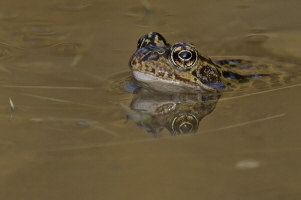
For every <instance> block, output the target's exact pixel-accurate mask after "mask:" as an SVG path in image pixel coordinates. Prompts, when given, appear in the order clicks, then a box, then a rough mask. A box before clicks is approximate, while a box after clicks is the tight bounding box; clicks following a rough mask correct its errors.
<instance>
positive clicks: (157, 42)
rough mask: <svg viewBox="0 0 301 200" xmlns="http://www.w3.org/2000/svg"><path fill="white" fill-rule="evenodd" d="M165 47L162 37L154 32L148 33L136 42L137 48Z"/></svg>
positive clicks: (165, 43)
mask: <svg viewBox="0 0 301 200" xmlns="http://www.w3.org/2000/svg"><path fill="white" fill-rule="evenodd" d="M166 45H167V42H166V40H165V39H164V37H163V36H162V35H161V34H159V33H156V32H149V33H148V34H146V35H144V36H142V37H141V38H140V39H139V40H138V42H137V48H142V47H147V46H153V47H165V46H166Z"/></svg>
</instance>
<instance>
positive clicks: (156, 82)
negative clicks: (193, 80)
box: [132, 70, 206, 93]
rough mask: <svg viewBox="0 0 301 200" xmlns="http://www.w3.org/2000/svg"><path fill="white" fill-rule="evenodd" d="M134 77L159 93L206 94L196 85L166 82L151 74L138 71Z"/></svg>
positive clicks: (134, 73)
mask: <svg viewBox="0 0 301 200" xmlns="http://www.w3.org/2000/svg"><path fill="white" fill-rule="evenodd" d="M132 72H133V76H134V78H135V79H136V80H137V81H139V82H142V83H145V84H146V85H147V86H149V87H150V88H152V89H155V90H157V91H162V92H180V93H181V92H200V91H201V92H206V90H205V89H204V88H202V87H200V86H197V87H196V85H191V86H189V85H186V86H183V85H182V84H183V83H181V82H178V81H174V80H173V81H172V80H164V79H161V78H158V77H156V76H153V75H151V74H147V73H145V72H139V71H136V70H133V71H132Z"/></svg>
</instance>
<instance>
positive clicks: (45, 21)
mask: <svg viewBox="0 0 301 200" xmlns="http://www.w3.org/2000/svg"><path fill="white" fill-rule="evenodd" d="M148 3H149V4H148ZM148 3H147V2H146V1H134V0H131V1H127V2H126V3H125V2H124V1H92V0H91V1H90V0H78V1H67V0H63V1H34V0H30V1H24V2H20V1H9V2H5V3H2V4H1V9H0V21H1V27H2V28H1V31H0V71H1V73H0V74H1V75H0V83H1V86H0V90H1V96H0V102H1V104H0V106H1V110H2V112H1V113H0V124H1V134H0V141H1V150H0V153H1V154H0V155H1V161H0V168H1V172H0V177H1V179H0V180H1V181H0V197H1V199H6V200H15V199H30V200H35V199H45V200H46V199H58V200H59V199H62V200H63V199H64V200H65V199H74V200H75V199H87V200H90V199H91V200H94V199H212V200H215V199H231V200H233V199H247V200H248V199H250V200H253V199H263V200H266V199H289V200H293V199H300V197H301V193H300V189H301V188H300V181H301V177H300V175H299V173H298V172H299V171H300V170H299V169H300V167H301V162H300V161H299V156H300V155H299V154H300V151H301V148H300V144H299V141H300V139H301V138H300V128H301V127H300V122H299V121H300V120H299V119H300V112H301V107H300V102H301V96H300V86H298V84H300V82H297V83H296V84H295V86H293V87H287V88H283V89H280V90H271V91H267V92H264V93H258V94H252V95H249V96H248V95H245V96H241V97H235V96H234V97H231V98H230V97H229V98H226V97H225V96H222V97H221V98H220V99H219V100H218V102H217V103H216V105H215V106H216V107H215V109H214V110H213V112H212V113H211V114H209V115H207V116H205V117H204V118H203V119H202V120H201V122H200V124H199V128H198V130H197V132H196V133H194V134H187V135H179V136H171V135H170V133H169V131H167V130H166V129H165V130H163V131H161V132H160V133H159V134H158V135H157V136H153V135H152V134H149V133H147V132H146V131H145V130H144V129H142V128H138V127H137V125H136V123H135V121H134V120H133V118H132V119H126V117H125V116H126V114H127V113H126V110H127V109H128V106H129V105H130V103H131V101H132V95H131V94H130V93H126V92H122V91H120V90H119V89H118V88H116V84H115V83H116V80H121V82H122V78H124V77H127V75H128V72H129V68H128V60H129V58H130V56H131V55H132V53H133V52H134V51H135V48H136V42H137V40H138V39H139V37H140V36H142V35H143V34H146V33H147V32H149V31H157V32H160V33H161V34H163V35H164V36H165V37H166V39H167V40H168V41H169V42H171V43H174V42H178V41H187V42H192V43H193V44H194V45H195V46H196V47H197V48H198V49H199V51H200V52H202V53H204V54H206V55H208V56H261V57H265V58H268V59H273V60H281V61H282V62H287V63H293V64H295V65H296V70H297V67H299V66H300V63H301V57H300V49H301V48H300V47H301V37H300V31H301V30H300V28H299V27H300V19H301V16H300V12H299V10H300V8H301V4H300V3H299V2H298V1H297V0H294V1H290V3H289V4H288V3H286V2H284V1H278V0H276V1H268V0H266V1H256V0H252V1H239V0H231V1H227V2H226V1H199V2H197V3H196V2H195V1H190V0H188V1H173V2H162V1H149V2H148ZM298 69H299V68H298ZM9 99H11V101H10V100H9Z"/></svg>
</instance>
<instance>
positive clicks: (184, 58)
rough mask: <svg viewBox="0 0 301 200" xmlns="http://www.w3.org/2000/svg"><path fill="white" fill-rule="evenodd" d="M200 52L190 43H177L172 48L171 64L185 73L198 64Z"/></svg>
mask: <svg viewBox="0 0 301 200" xmlns="http://www.w3.org/2000/svg"><path fill="white" fill-rule="evenodd" d="M198 57H199V56H198V51H197V49H196V48H195V47H194V46H193V45H192V44H190V43H176V44H174V45H173V46H172V47H171V53H170V58H169V60H170V62H171V64H172V65H173V66H174V67H175V68H177V69H179V70H183V71H188V70H190V69H192V68H194V67H195V66H196V64H197V63H198Z"/></svg>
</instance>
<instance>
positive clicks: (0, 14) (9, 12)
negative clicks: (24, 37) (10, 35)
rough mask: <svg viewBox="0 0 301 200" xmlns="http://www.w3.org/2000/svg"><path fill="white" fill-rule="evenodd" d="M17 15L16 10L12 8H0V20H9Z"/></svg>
mask: <svg viewBox="0 0 301 200" xmlns="http://www.w3.org/2000/svg"><path fill="white" fill-rule="evenodd" d="M17 16H18V13H17V11H16V10H13V9H5V8H2V9H0V20H11V19H14V18H16V17H17Z"/></svg>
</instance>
